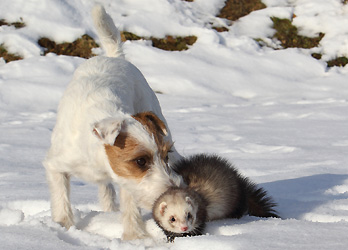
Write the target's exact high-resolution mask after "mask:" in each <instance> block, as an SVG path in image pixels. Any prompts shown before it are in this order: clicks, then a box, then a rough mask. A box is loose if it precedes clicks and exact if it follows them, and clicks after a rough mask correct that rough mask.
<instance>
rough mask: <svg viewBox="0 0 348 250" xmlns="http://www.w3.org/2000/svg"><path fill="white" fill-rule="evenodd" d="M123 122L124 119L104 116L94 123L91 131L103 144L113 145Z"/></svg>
mask: <svg viewBox="0 0 348 250" xmlns="http://www.w3.org/2000/svg"><path fill="white" fill-rule="evenodd" d="M123 124H124V119H118V118H106V119H104V120H101V121H100V122H97V123H95V124H94V128H93V133H94V134H95V135H96V136H97V137H98V138H99V139H100V140H102V141H103V142H104V143H105V144H109V145H114V143H115V140H116V137H117V136H118V134H119V133H120V132H121V129H122V126H123Z"/></svg>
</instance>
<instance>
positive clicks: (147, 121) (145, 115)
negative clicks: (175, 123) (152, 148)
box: [132, 112, 173, 164]
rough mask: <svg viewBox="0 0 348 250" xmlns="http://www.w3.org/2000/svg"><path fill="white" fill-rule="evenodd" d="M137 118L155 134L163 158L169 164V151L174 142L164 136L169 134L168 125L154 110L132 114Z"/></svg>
mask: <svg viewBox="0 0 348 250" xmlns="http://www.w3.org/2000/svg"><path fill="white" fill-rule="evenodd" d="M132 117H133V118H134V119H135V120H137V121H138V122H140V123H141V124H142V125H143V126H144V127H145V129H146V130H147V131H148V132H149V133H150V134H151V135H153V137H154V139H155V142H156V144H157V146H158V150H159V152H160V155H161V158H162V159H163V161H164V162H165V163H166V164H167V163H168V152H169V151H170V149H171V148H172V146H173V143H169V142H166V141H165V140H164V137H165V136H166V135H168V132H167V128H166V125H165V124H164V122H163V121H162V120H161V119H160V118H158V116H156V115H155V114H154V113H152V112H141V113H138V114H135V115H133V116H132Z"/></svg>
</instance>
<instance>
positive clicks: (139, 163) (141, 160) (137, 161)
mask: <svg viewBox="0 0 348 250" xmlns="http://www.w3.org/2000/svg"><path fill="white" fill-rule="evenodd" d="M135 162H136V163H137V164H138V166H140V167H144V166H145V165H146V160H145V158H139V159H136V160H135Z"/></svg>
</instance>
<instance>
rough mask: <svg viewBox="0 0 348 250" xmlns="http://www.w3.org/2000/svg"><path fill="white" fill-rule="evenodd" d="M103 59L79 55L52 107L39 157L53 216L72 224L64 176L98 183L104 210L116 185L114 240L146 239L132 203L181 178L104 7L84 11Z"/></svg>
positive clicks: (145, 201)
mask: <svg viewBox="0 0 348 250" xmlns="http://www.w3.org/2000/svg"><path fill="white" fill-rule="evenodd" d="M92 17H93V21H94V24H95V27H96V30H97V34H98V36H99V39H100V41H101V44H102V47H103V48H104V49H105V51H106V56H96V57H93V58H91V59H88V60H86V61H85V62H84V63H83V64H81V65H80V66H79V67H78V68H77V70H76V71H75V73H74V76H73V79H72V80H71V82H70V83H69V85H68V86H67V89H66V90H65V92H64V94H63V96H62V99H61V101H60V103H59V106H58V111H57V121H56V125H55V127H54V129H53V132H52V138H51V146H50V148H49V150H48V152H47V156H46V158H45V160H44V161H43V165H44V167H45V169H46V176H47V181H48V184H49V188H50V193H51V213H52V219H53V221H55V222H57V223H59V224H60V225H62V226H64V227H65V228H67V229H69V227H71V226H72V225H74V219H73V213H72V209H71V204H70V200H69V193H70V177H71V176H76V177H78V178H81V179H83V180H86V181H89V182H93V183H96V184H98V187H99V200H100V203H101V207H102V208H103V210H104V211H117V210H118V208H117V206H116V204H115V197H116V194H115V190H114V187H113V183H116V184H118V185H119V187H120V210H121V213H122V220H123V234H122V239H124V240H132V239H138V238H145V237H147V236H148V233H147V232H146V229H145V225H144V222H143V220H142V217H141V213H140V210H139V209H140V208H145V209H148V210H151V208H152V205H153V203H154V201H155V199H156V198H157V197H159V196H160V194H161V193H162V192H164V191H165V190H166V189H168V187H170V186H173V185H175V186H178V185H181V183H182V178H181V177H180V176H178V175H177V174H175V172H173V171H172V170H171V168H170V166H169V165H168V161H169V164H170V163H172V162H174V161H176V160H178V159H180V158H181V156H180V155H179V154H178V152H177V151H176V150H175V147H174V146H173V141H172V137H171V134H170V131H169V129H168V126H167V122H166V120H165V118H164V116H163V114H162V111H161V107H160V104H159V102H158V99H157V97H156V95H155V93H154V92H153V90H152V89H151V88H150V87H149V85H148V83H147V82H146V80H145V78H144V76H143V75H142V73H141V72H140V71H139V70H138V69H137V68H136V67H135V66H134V65H132V64H131V63H130V62H128V61H126V60H125V58H124V55H123V51H122V42H121V36H120V32H119V31H118V30H117V28H116V26H115V24H114V22H113V20H112V19H111V17H110V16H109V15H108V14H107V13H106V12H105V9H104V8H103V7H102V6H100V5H97V6H95V7H94V8H93V10H92Z"/></svg>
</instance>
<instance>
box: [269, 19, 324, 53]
mask: <svg viewBox="0 0 348 250" xmlns="http://www.w3.org/2000/svg"><path fill="white" fill-rule="evenodd" d="M271 19H272V22H273V28H274V29H275V30H276V33H275V34H274V36H273V38H275V39H277V40H279V41H280V42H281V46H282V47H283V48H304V49H310V48H314V47H317V46H318V45H319V42H320V40H321V39H322V38H323V37H324V34H323V33H319V35H318V36H317V37H305V36H301V35H299V34H298V29H297V27H296V26H293V25H292V22H291V21H290V20H289V19H281V18H277V17H272V18H271Z"/></svg>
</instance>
